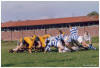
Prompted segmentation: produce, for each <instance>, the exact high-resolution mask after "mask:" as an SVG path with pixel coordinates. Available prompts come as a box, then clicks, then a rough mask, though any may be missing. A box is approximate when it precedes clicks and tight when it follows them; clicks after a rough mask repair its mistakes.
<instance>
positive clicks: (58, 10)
mask: <svg viewBox="0 0 100 68" xmlns="http://www.w3.org/2000/svg"><path fill="white" fill-rule="evenodd" d="M1 9H2V10H1V16H2V22H6V21H17V20H36V19H48V18H62V17H72V16H85V15H87V14H88V13H89V12H92V11H97V12H99V2H98V1H97V2H94V1H93V2H90V1H89V2H88V1H84V2H82V1H81V2H74V1H73V2H69V1H65V2H64V1H62V2H61V1H60V2H58V1H55V2H54V1H53V2H52V1H47V2H43V1H42V2H41V1H40V2H39V1H38V2H36V1H32V2H31V1H29V2H27V1H26V2H25V1H22V2H21V1H19V2H18V1H14V2H13V1H9V2H7V1H3V2H2V3H1Z"/></svg>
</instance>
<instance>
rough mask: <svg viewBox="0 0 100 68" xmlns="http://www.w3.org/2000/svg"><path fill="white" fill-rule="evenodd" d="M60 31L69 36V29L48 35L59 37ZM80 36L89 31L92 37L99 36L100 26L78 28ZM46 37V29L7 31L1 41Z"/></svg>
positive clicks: (52, 29) (49, 32)
mask: <svg viewBox="0 0 100 68" xmlns="http://www.w3.org/2000/svg"><path fill="white" fill-rule="evenodd" d="M58 29H61V30H62V31H63V32H65V33H66V34H67V35H69V28H51V29H48V30H47V33H48V34H52V35H57V34H58ZM78 31H79V35H83V33H84V31H88V32H89V33H90V35H91V36H99V25H94V26H85V27H78ZM34 34H36V35H44V34H45V29H40V30H28V31H14V32H11V31H9V32H8V31H7V32H1V39H2V40H6V41H10V40H18V39H19V38H21V37H26V36H28V37H29V36H32V35H34Z"/></svg>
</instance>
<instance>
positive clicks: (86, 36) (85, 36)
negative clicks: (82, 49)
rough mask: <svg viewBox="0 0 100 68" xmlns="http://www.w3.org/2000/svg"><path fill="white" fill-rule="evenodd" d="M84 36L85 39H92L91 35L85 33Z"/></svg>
mask: <svg viewBox="0 0 100 68" xmlns="http://www.w3.org/2000/svg"><path fill="white" fill-rule="evenodd" d="M83 38H84V40H85V41H90V40H91V37H90V35H86V34H84V37H83Z"/></svg>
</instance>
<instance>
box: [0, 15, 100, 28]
mask: <svg viewBox="0 0 100 68" xmlns="http://www.w3.org/2000/svg"><path fill="white" fill-rule="evenodd" d="M89 21H90V22H91V21H99V17H98V16H91V17H90V16H79V17H67V18H56V19H44V20H26V21H15V22H6V23H2V24H1V27H15V26H30V25H45V24H61V23H75V22H81V23H83V22H89Z"/></svg>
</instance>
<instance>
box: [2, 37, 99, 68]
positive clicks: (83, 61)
mask: <svg viewBox="0 0 100 68" xmlns="http://www.w3.org/2000/svg"><path fill="white" fill-rule="evenodd" d="M93 45H94V46H95V47H96V48H97V50H87V51H77V52H69V53H57V52H55V51H53V52H49V53H46V54H44V53H43V52H40V53H32V54H29V53H28V52H24V53H13V54H12V53H8V49H11V48H14V47H15V46H16V42H15V41H13V42H4V41H2V46H1V47H2V48H1V58H2V59H1V66H2V67H87V66H90V67H98V66H99V39H98V37H95V38H93Z"/></svg>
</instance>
